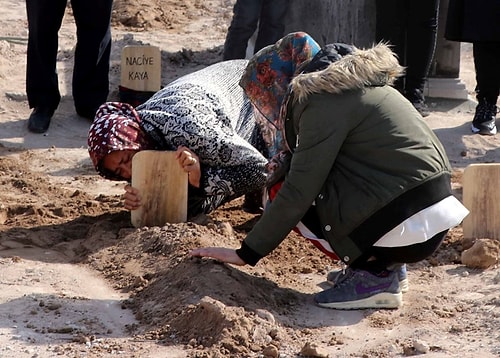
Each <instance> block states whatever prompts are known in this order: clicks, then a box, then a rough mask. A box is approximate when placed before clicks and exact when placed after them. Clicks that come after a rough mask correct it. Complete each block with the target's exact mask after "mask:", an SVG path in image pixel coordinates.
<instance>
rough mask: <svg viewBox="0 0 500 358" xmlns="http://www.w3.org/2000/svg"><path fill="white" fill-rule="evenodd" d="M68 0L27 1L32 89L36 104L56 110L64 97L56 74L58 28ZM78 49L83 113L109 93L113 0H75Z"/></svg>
mask: <svg viewBox="0 0 500 358" xmlns="http://www.w3.org/2000/svg"><path fill="white" fill-rule="evenodd" d="M66 3H67V0H26V10H27V15H28V29H29V36H28V57H27V69H26V91H27V94H28V102H29V106H30V108H33V107H39V106H43V107H48V108H51V109H56V108H57V106H58V105H59V101H60V99H61V95H60V92H59V85H58V76H57V72H56V60H57V48H58V32H59V29H60V27H61V23H62V19H63V16H64V11H65V8H66ZM71 5H72V9H73V14H74V18H75V22H76V28H77V33H76V38H77V44H76V50H75V60H74V69H73V79H72V93H73V98H74V101H75V108H76V109H77V111H78V112H80V111H82V112H92V111H94V113H95V110H96V109H97V107H98V106H99V105H101V104H102V103H104V102H106V100H107V96H108V92H109V78H108V74H109V56H110V51H111V32H110V19H111V7H112V0H99V1H91V0H72V1H71Z"/></svg>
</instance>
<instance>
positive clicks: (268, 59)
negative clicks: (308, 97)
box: [240, 32, 320, 125]
mask: <svg viewBox="0 0 500 358" xmlns="http://www.w3.org/2000/svg"><path fill="white" fill-rule="evenodd" d="M319 50H320V46H319V45H318V44H317V43H316V41H314V40H313V39H312V37H311V36H309V35H308V34H306V33H305V32H294V33H291V34H288V35H286V36H285V37H283V38H282V39H280V40H279V41H278V42H276V44H274V45H270V46H267V47H264V48H263V49H262V50H260V51H259V52H257V53H256V54H255V55H254V56H253V57H252V58H251V59H250V60H249V62H248V65H247V67H246V70H245V73H244V74H243V76H242V78H241V80H240V86H241V87H243V89H244V90H245V92H246V94H247V96H248V98H249V99H250V101H251V102H252V103H253V105H254V106H255V107H257V108H258V109H259V111H260V113H262V115H263V116H264V117H266V118H267V120H268V121H270V122H271V123H273V124H275V125H276V122H277V120H278V119H279V113H280V107H281V104H282V101H283V97H284V96H285V94H286V92H287V90H288V85H289V84H290V82H291V81H292V78H293V77H294V76H295V75H296V74H297V69H298V68H299V66H300V65H301V64H302V63H304V62H305V61H309V60H310V59H312V58H313V57H314V55H316V53H317V52H318V51H319Z"/></svg>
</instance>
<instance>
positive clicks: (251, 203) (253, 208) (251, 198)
mask: <svg viewBox="0 0 500 358" xmlns="http://www.w3.org/2000/svg"><path fill="white" fill-rule="evenodd" d="M263 196H264V193H263V191H262V190H257V191H254V192H251V193H247V194H245V200H244V202H243V206H242V209H243V211H246V212H247V213H250V214H262V211H263V210H264V209H263V203H262V201H263Z"/></svg>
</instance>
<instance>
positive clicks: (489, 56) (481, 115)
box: [445, 0, 500, 135]
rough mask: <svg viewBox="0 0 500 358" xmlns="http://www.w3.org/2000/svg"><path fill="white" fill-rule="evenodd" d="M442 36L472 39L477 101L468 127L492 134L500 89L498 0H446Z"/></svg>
mask: <svg viewBox="0 0 500 358" xmlns="http://www.w3.org/2000/svg"><path fill="white" fill-rule="evenodd" d="M445 38H446V39H447V40H450V41H461V42H471V43H472V46H473V47H472V51H473V56H474V66H475V71H476V98H477V101H478V104H477V107H476V113H475V114H474V118H473V119H472V125H471V130H472V132H473V133H479V134H484V135H494V134H496V133H497V128H496V123H495V121H496V114H497V112H498V108H497V100H498V95H499V89H500V66H499V63H500V62H499V61H500V60H499V59H500V1H498V0H481V2H480V3H478V2H477V1H470V0H460V1H456V0H450V4H449V8H448V17H447V20H446V29H445Z"/></svg>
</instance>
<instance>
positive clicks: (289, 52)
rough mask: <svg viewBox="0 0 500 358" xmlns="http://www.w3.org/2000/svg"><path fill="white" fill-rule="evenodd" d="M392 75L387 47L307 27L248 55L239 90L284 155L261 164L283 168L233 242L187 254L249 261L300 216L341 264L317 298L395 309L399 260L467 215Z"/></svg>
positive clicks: (430, 137) (428, 249) (429, 246)
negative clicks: (270, 194) (323, 36)
mask: <svg viewBox="0 0 500 358" xmlns="http://www.w3.org/2000/svg"><path fill="white" fill-rule="evenodd" d="M402 73H403V68H402V67H401V66H400V65H399V63H398V60H397V58H396V56H395V55H394V54H393V53H392V51H391V50H390V49H389V47H388V46H386V45H383V44H378V45H376V46H374V47H372V48H369V49H365V50H362V49H358V48H356V47H354V46H350V45H345V44H331V45H327V46H325V47H324V48H323V49H319V47H318V46H317V44H316V43H315V42H314V40H313V39H311V37H310V36H309V35H307V34H305V33H292V34H289V35H287V36H285V37H284V38H283V39H281V40H280V41H278V42H277V43H276V44H275V45H271V46H268V47H266V48H264V49H262V50H260V51H259V52H258V53H257V54H255V55H254V57H252V58H251V59H250V61H249V64H248V66H247V68H246V71H245V73H244V74H243V77H242V79H241V81H240V85H241V86H242V87H243V89H244V90H245V92H246V93H247V95H248V97H249V98H250V101H251V102H252V104H253V105H254V106H255V107H256V108H257V109H258V110H259V111H260V113H261V114H262V115H263V116H264V117H265V118H267V119H268V121H269V122H270V123H271V124H272V125H273V127H274V128H275V129H276V130H277V131H279V132H280V133H281V137H280V136H278V135H277V136H276V138H277V140H278V141H280V139H282V141H280V142H278V146H277V147H278V148H279V147H281V148H282V149H283V148H284V149H285V150H286V151H285V153H288V155H284V154H283V153H281V154H279V157H278V158H275V160H273V161H271V163H272V164H271V165H270V167H272V169H273V170H274V171H276V170H279V169H281V167H285V170H284V172H285V173H286V174H285V176H284V181H283V182H282V183H281V187H280V188H279V190H277V193H276V195H275V197H274V199H273V200H272V202H271V203H270V205H269V207H267V208H266V209H265V211H264V213H263V215H262V217H261V218H260V220H259V221H258V222H257V223H256V225H255V226H254V227H253V229H252V230H251V231H250V233H249V234H248V235H247V237H246V238H245V240H244V241H243V242H242V245H241V247H240V248H239V249H237V250H234V249H229V248H220V247H207V248H199V249H195V250H193V251H192V252H191V255H193V256H201V257H212V258H215V259H218V260H221V261H223V262H227V263H232V264H236V265H245V264H250V265H255V264H257V262H258V261H259V260H260V259H262V258H263V257H265V256H266V255H268V254H269V253H270V252H271V251H273V250H274V249H275V248H276V247H277V246H278V245H279V244H280V243H281V242H282V241H283V240H284V239H285V237H286V236H287V234H288V233H289V232H290V231H291V230H292V229H294V228H295V227H297V224H298V223H299V224H300V225H302V229H304V230H302V231H303V232H306V233H307V235H308V236H310V237H316V238H317V239H318V241H319V242H320V243H321V246H322V247H323V248H327V251H331V252H333V253H334V254H336V256H338V258H339V259H340V260H341V261H342V263H343V264H344V265H345V266H346V267H347V269H345V272H344V274H341V275H340V277H338V278H337V279H336V280H335V282H334V285H333V287H331V288H329V289H327V290H324V291H322V292H319V293H317V294H316V295H315V297H314V300H315V302H316V303H317V304H318V305H320V306H322V307H327V308H335V309H358V308H396V307H399V306H400V305H401V304H402V295H401V287H400V284H399V277H398V272H399V271H400V268H401V265H402V264H403V263H407V262H417V261H420V260H423V259H425V258H426V257H428V256H429V255H431V254H432V253H433V252H434V251H435V250H436V249H437V248H438V247H439V245H440V244H441V242H442V240H443V239H444V238H445V236H446V233H447V232H448V230H449V229H450V228H451V227H453V226H455V225H458V224H459V223H460V222H461V221H462V219H463V218H464V217H465V216H466V215H467V214H468V211H467V209H466V208H465V207H464V206H463V205H462V204H461V203H460V202H459V201H458V200H457V199H456V198H455V197H454V196H453V195H452V192H451V185H450V177H451V173H450V172H451V169H450V164H449V162H448V159H447V156H446V153H445V150H444V148H443V146H442V144H441V143H440V142H439V140H438V139H437V137H436V136H435V134H434V133H433V131H432V130H431V129H430V128H429V127H428V126H427V124H426V123H425V122H424V121H423V119H422V116H421V115H420V114H419V113H418V112H417V110H416V109H415V108H414V106H413V105H412V104H411V103H410V102H409V101H408V100H407V99H406V98H405V97H403V96H402V95H401V93H399V92H398V91H397V90H395V89H394V88H393V87H392V86H391V85H392V84H393V82H394V81H395V79H396V78H397V77H398V76H400V75H401V74H402ZM287 157H288V158H289V159H287ZM272 177H273V176H271V178H272ZM278 181H279V175H278ZM271 184H273V183H271ZM279 184H280V183H278V185H279ZM273 187H274V186H273ZM299 229H300V228H299ZM306 229H307V230H306Z"/></svg>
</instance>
